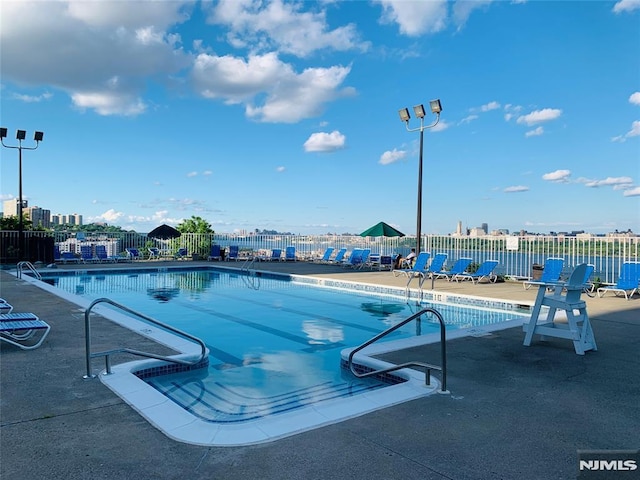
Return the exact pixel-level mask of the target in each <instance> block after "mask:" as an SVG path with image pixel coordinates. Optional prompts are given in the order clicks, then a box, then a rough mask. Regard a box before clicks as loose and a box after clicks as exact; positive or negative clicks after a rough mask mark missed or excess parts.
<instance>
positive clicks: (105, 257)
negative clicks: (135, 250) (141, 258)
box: [96, 245, 124, 263]
mask: <svg viewBox="0 0 640 480" xmlns="http://www.w3.org/2000/svg"><path fill="white" fill-rule="evenodd" d="M96 258H97V259H98V261H99V262H113V263H116V262H117V261H118V258H119V257H112V256H109V254H107V247H106V246H104V245H96ZM120 258H124V257H120Z"/></svg>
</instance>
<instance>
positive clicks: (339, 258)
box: [329, 248, 347, 264]
mask: <svg viewBox="0 0 640 480" xmlns="http://www.w3.org/2000/svg"><path fill="white" fill-rule="evenodd" d="M346 254H347V249H346V248H341V249H340V250H338V253H336V256H335V258H334V259H333V260H329V263H336V264H340V263H342V262H343V261H344V256H345V255H346Z"/></svg>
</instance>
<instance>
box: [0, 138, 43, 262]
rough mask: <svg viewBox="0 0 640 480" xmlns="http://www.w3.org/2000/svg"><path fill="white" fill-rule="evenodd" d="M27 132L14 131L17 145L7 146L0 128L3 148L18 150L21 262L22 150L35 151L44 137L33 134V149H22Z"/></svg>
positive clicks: (22, 245)
mask: <svg viewBox="0 0 640 480" xmlns="http://www.w3.org/2000/svg"><path fill="white" fill-rule="evenodd" d="M26 136H27V131H26V130H17V131H16V140H18V145H7V144H5V143H4V139H5V138H6V137H7V129H6V128H4V127H2V128H0V142H1V143H2V146H3V147H6V148H15V149H16V150H18V247H19V252H18V260H22V257H23V255H24V251H25V248H24V221H23V217H22V150H35V149H36V148H38V147H39V146H40V142H41V141H42V139H43V137H44V133H42V132H35V134H34V136H33V140H34V141H35V142H36V146H35V147H23V146H22V141H23V140H24V139H25V138H26Z"/></svg>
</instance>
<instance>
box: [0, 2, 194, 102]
mask: <svg viewBox="0 0 640 480" xmlns="http://www.w3.org/2000/svg"><path fill="white" fill-rule="evenodd" d="M185 5H190V2H81V1H78V2H68V1H57V2H4V3H3V5H2V17H1V25H0V43H2V47H3V53H2V70H3V71H2V73H3V77H4V78H5V79H6V80H7V81H11V82H12V83H15V84H19V85H24V86H33V85H44V84H46V85H50V86H51V87H52V88H58V89H60V90H63V91H65V92H67V93H68V94H69V96H70V97H71V99H72V101H73V102H74V104H75V105H76V106H78V107H80V108H89V109H93V110H95V111H96V112H98V113H99V114H100V115H138V114H140V113H142V112H144V111H145V107H144V101H142V100H141V98H140V97H141V95H142V93H143V91H144V89H145V88H146V83H145V82H146V81H147V80H148V78H149V77H161V76H166V75H171V74H174V73H177V72H179V71H180V70H181V69H183V68H184V67H186V66H187V65H188V62H189V56H188V55H185V53H184V52H183V51H182V50H181V48H180V46H179V45H178V44H179V37H177V36H176V35H174V34H169V33H167V32H166V31H165V30H164V29H165V28H168V27H169V26H172V25H175V24H176V23H178V22H181V21H183V20H184V19H185V18H186V17H185V15H184V13H182V9H183V8H184V7H185ZM25 58H28V59H29V61H24V59H25ZM114 79H116V80H117V81H114ZM25 100H26V99H25Z"/></svg>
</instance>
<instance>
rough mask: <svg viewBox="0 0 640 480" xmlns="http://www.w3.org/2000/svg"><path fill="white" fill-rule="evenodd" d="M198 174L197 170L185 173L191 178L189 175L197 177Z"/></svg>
mask: <svg viewBox="0 0 640 480" xmlns="http://www.w3.org/2000/svg"><path fill="white" fill-rule="evenodd" d="M197 176H198V172H189V173H187V177H189V178H191V177H197Z"/></svg>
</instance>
